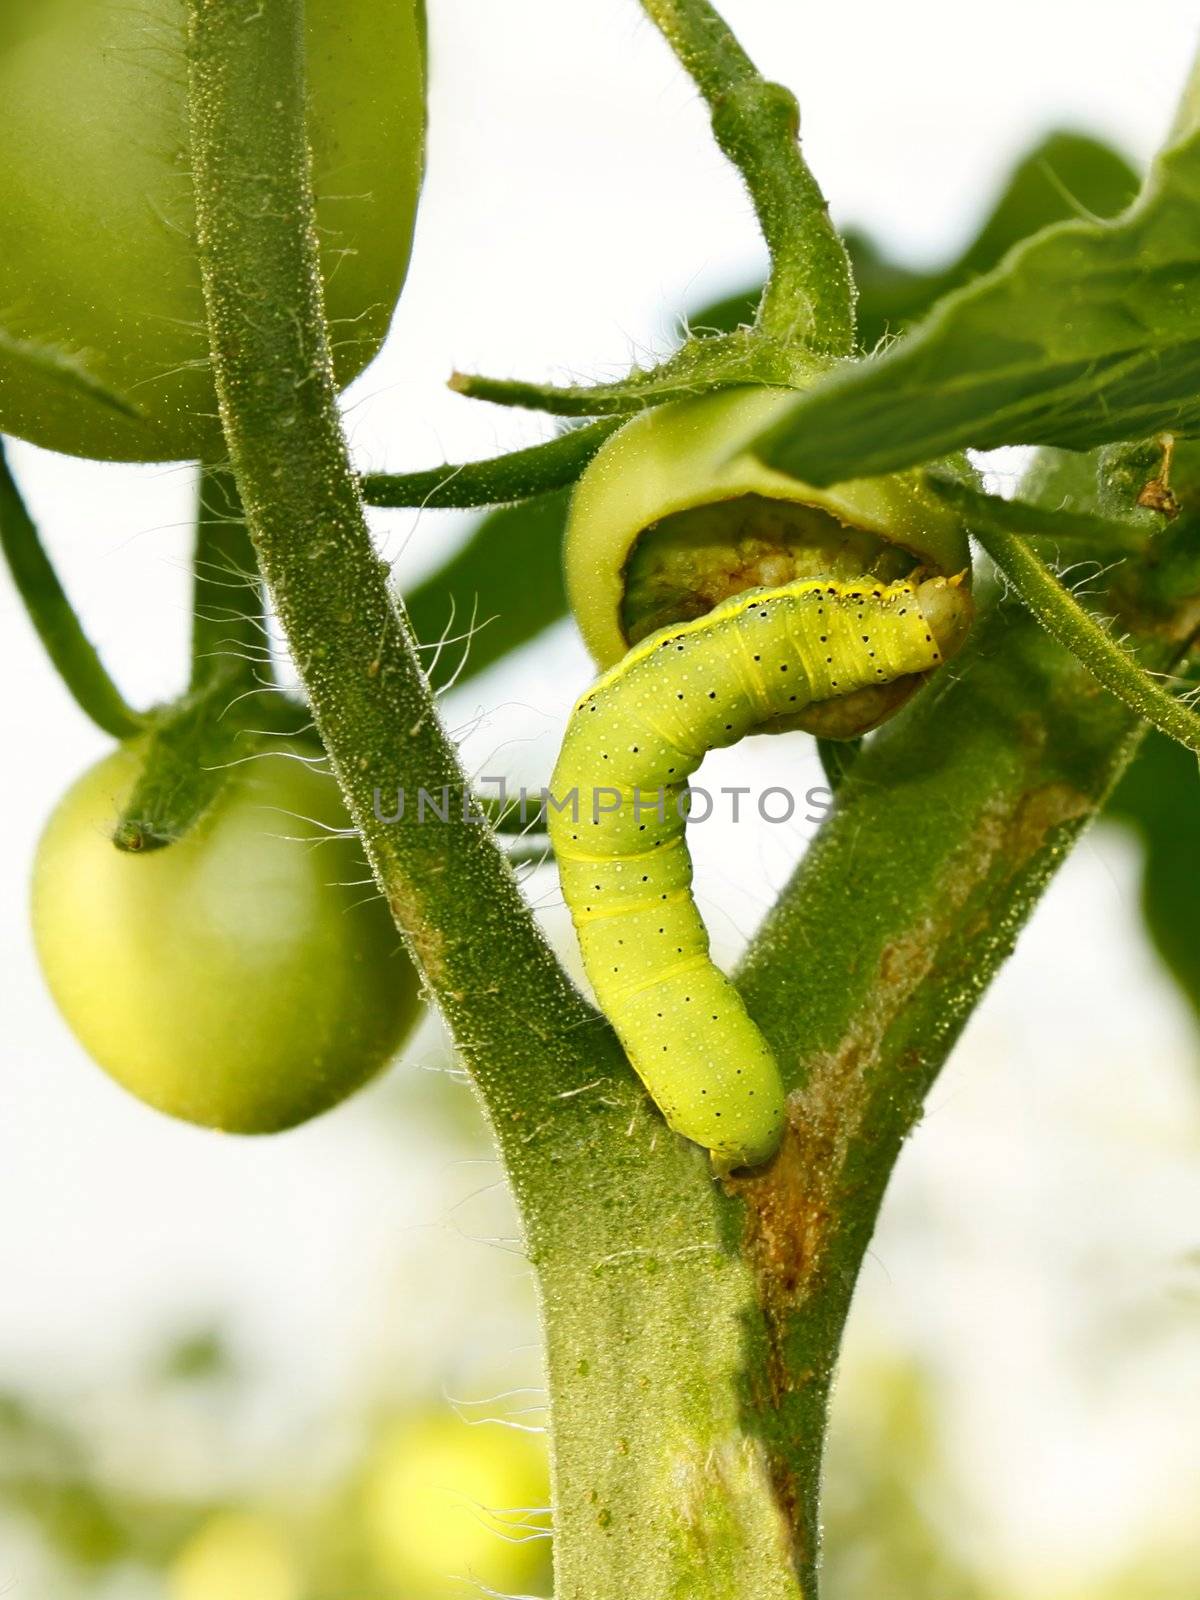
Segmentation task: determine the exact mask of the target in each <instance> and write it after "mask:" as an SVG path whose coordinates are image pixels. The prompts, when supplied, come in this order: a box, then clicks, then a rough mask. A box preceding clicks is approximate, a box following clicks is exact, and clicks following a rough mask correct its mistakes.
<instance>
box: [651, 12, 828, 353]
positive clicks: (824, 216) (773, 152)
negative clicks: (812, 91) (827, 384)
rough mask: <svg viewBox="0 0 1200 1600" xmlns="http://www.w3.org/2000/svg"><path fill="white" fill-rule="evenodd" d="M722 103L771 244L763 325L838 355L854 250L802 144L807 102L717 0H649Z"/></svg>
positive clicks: (694, 72) (727, 133) (730, 145)
mask: <svg viewBox="0 0 1200 1600" xmlns="http://www.w3.org/2000/svg"><path fill="white" fill-rule="evenodd" d="M642 5H643V7H644V9H645V11H646V13H647V15H648V16H649V17H650V18H651V19H652V20H653V22H654V23H655V24H656V25H657V27H658V28H659V30H660V31H661V32H662V34H663V37H664V38H665V39H666V41H667V43H668V44H669V45H670V46H671V49H672V50H673V51H674V52H675V54H676V56H677V57H678V58H679V60H680V62H681V63H682V64H683V66H684V67H685V68H686V70H687V71H688V73H689V74H690V75H691V77H692V79H693V81H694V82H695V84H696V87H697V88H698V89H699V90H700V93H701V94H702V95H703V96H704V99H705V100H706V101H707V103H708V106H709V110H710V111H711V113H712V127H713V134H714V137H715V138H716V141H717V143H718V144H719V145H720V147H721V149H722V150H723V151H724V153H725V155H726V156H727V157H728V158H729V160H730V161H731V162H732V163H733V165H734V166H735V167H736V168H737V169H738V171H739V172H740V173H741V175H742V177H743V179H744V180H745V184H746V187H747V189H748V190H749V191H750V198H751V200H752V201H753V203H754V209H755V212H756V214H757V216H758V220H759V225H760V226H761V228H762V231H763V237H764V239H765V240H766V242H767V248H768V250H769V251H770V253H771V274H770V277H769V279H768V281H767V286H766V288H765V289H764V291H763V297H762V300H761V301H760V302H759V307H758V327H759V328H760V329H761V330H762V331H763V332H764V333H767V334H769V335H771V336H772V337H776V338H782V339H786V340H788V341H789V342H791V341H796V342H799V343H802V344H804V345H807V346H808V347H809V348H810V349H812V350H816V351H820V352H822V353H825V354H829V355H849V354H850V353H851V352H852V350H853V348H854V279H853V275H852V273H851V269H850V258H849V256H848V255H847V253H846V247H845V245H844V244H843V243H842V240H841V237H840V236H839V234H838V232H837V230H836V228H835V227H834V226H833V224H832V222H831V221H830V220H829V208H828V206H827V204H826V201H825V196H824V195H823V194H822V193H821V189H820V186H819V185H818V183H817V181H816V179H815V178H814V177H813V175H812V173H811V172H810V171H809V168H808V165H807V163H806V162H805V160H804V157H803V155H802V154H801V152H800V144H799V131H800V108H799V106H798V105H797V103H796V98H795V96H794V95H793V94H792V93H791V91H790V90H788V89H786V88H784V86H783V85H782V84H779V83H770V82H768V81H767V80H766V79H765V78H763V77H762V75H761V74H760V73H759V72H758V70H757V68H756V67H755V65H754V63H753V61H752V60H751V59H750V57H749V56H748V55H747V54H746V52H745V50H743V48H742V46H741V45H740V44H739V42H738V40H737V39H736V38H735V36H734V34H733V33H732V31H731V30H730V28H729V26H728V24H727V23H726V22H725V20H724V19H723V18H722V17H721V15H720V14H719V13H718V12H717V10H716V9H715V8H714V7H713V6H712V5H710V4H709V3H708V0H642Z"/></svg>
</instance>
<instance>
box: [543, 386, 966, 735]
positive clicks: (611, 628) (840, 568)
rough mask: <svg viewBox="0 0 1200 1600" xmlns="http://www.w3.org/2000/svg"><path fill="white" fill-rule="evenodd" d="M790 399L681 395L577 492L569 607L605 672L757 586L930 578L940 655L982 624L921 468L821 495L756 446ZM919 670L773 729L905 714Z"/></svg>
mask: <svg viewBox="0 0 1200 1600" xmlns="http://www.w3.org/2000/svg"><path fill="white" fill-rule="evenodd" d="M794 399H795V393H794V391H792V390H789V389H737V390H728V391H725V392H723V393H720V394H714V395H706V396H703V397H701V398H698V399H695V400H682V401H676V402H674V403H672V404H669V405H665V406H660V407H657V408H656V409H654V410H652V411H648V412H645V413H644V414H642V415H641V416H639V417H636V418H634V420H633V421H631V422H629V423H627V424H626V425H625V427H623V428H621V429H620V430H619V431H618V432H617V433H615V434H614V435H613V436H612V438H611V439H609V440H608V442H607V443H606V444H605V445H604V446H603V447H602V449H601V450H600V452H599V453H598V455H597V456H596V458H595V459H594V461H593V462H592V463H591V465H590V466H589V467H588V469H587V471H586V472H585V473H584V474H583V476H582V478H581V479H580V480H579V483H578V485H577V487H576V490H575V494H574V497H573V500H572V504H571V514H570V518H569V521H568V524H567V535H566V545H565V556H564V559H565V567H566V579H567V591H568V594H569V596H570V600H571V605H572V609H573V610H574V613H575V616H576V619H577V620H578V622H579V626H580V629H581V631H582V633H583V636H584V640H585V641H586V643H587V645H588V647H589V648H590V650H591V652H592V654H593V656H594V657H595V659H596V662H597V665H598V666H600V667H601V668H607V667H610V666H612V665H613V664H615V663H616V662H617V661H619V660H620V659H621V657H622V656H623V655H624V654H625V652H626V650H628V648H629V647H630V645H632V644H636V643H637V641H638V640H639V639H642V638H645V637H646V636H647V635H648V634H651V633H654V632H655V631H657V630H658V629H659V628H662V627H666V626H667V625H668V624H670V623H674V622H682V621H688V620H690V619H692V618H694V617H698V616H703V615H704V614H705V613H706V612H708V611H710V610H712V608H713V607H714V606H716V605H718V604H720V602H721V601H723V600H728V599H729V598H730V597H731V596H733V595H736V594H740V593H742V592H743V591H745V590H747V589H755V588H761V587H775V586H778V585H781V584H786V583H790V582H792V581H793V580H796V579H805V578H828V579H829V580H831V581H833V582H839V581H849V580H851V579H854V578H859V577H862V576H863V575H864V574H866V575H870V576H873V577H876V578H878V579H879V580H880V581H881V582H884V583H891V582H895V581H896V580H898V579H901V578H911V579H912V580H913V581H914V582H916V583H920V584H921V595H922V606H923V608H924V607H925V602H926V599H928V602H929V607H930V611H929V613H928V614H929V615H930V622H931V625H932V626H933V630H934V633H935V635H936V637H937V639H938V642H939V645H940V646H941V653H942V655H943V658H945V657H947V656H949V655H952V654H953V653H954V651H955V650H957V649H958V647H959V645H960V644H961V642H962V640H963V638H964V637H965V635H966V632H967V630H968V628H969V626H970V622H971V617H972V604H971V595H970V555H969V551H968V545H967V537H966V532H965V529H964V528H963V525H962V523H961V521H960V520H959V518H958V515H957V514H956V513H955V512H954V511H952V510H951V509H950V508H948V507H947V506H946V505H945V503H944V502H942V501H940V500H939V499H938V498H937V497H935V496H934V495H933V494H931V493H930V492H929V491H928V489H927V488H926V487H925V486H924V481H923V478H922V475H921V474H920V473H915V472H909V473H896V474H892V475H890V476H888V477H884V478H870V479H860V480H855V481H853V482H848V483H841V484H835V485H833V486H832V487H829V488H824V489H818V488H815V487H813V486H811V485H808V484H804V483H800V482H798V481H797V480H796V479H794V478H789V477H787V476H785V475H784V474H782V473H778V472H775V471H773V470H771V469H770V468H768V467H766V466H764V465H763V464H762V463H761V462H760V461H758V460H757V459H756V458H755V457H753V456H751V455H749V454H748V453H747V451H746V450H745V448H744V446H745V444H746V442H747V441H748V440H750V439H751V438H753V437H754V435H755V434H757V433H758V432H759V431H761V430H762V429H763V428H765V427H766V426H767V425H768V424H769V423H770V422H771V421H772V420H774V418H775V417H776V416H777V415H778V414H779V413H780V411H782V410H784V409H785V408H786V407H787V406H788V405H789V404H791V403H792V402H793V401H794ZM948 580H955V581H953V582H950V581H948ZM930 583H932V584H934V585H935V587H933V588H929V587H928V585H929V584H930ZM926 590H928V593H927V594H926ZM923 676H924V675H915V676H911V677H907V678H900V679H897V680H895V681H893V682H890V683H886V684H881V685H879V686H877V687H876V686H873V687H871V688H868V689H861V690H858V691H856V692H855V693H853V694H847V695H840V696H838V697H836V698H834V699H831V700H825V701H822V702H820V703H819V704H816V705H810V706H808V707H806V708H805V710H804V711H803V712H801V713H799V714H798V715H797V716H795V717H794V718H791V719H788V720H787V721H786V722H780V723H779V724H777V726H778V727H779V728H784V727H799V728H803V729H805V730H806V731H808V732H810V733H815V734H819V735H821V736H822V737H825V738H834V739H850V738H854V737H856V736H857V735H858V734H861V733H865V732H866V731H867V730H868V729H870V728H873V727H875V726H876V725H877V724H878V723H880V722H882V721H884V720H885V719H886V718H887V717H888V716H890V715H891V714H892V713H893V712H894V711H895V710H897V709H898V708H899V706H900V705H902V704H903V702H904V701H905V700H907V699H908V698H909V696H910V695H911V694H912V693H913V692H914V691H915V689H916V688H917V687H918V685H919V684H920V683H921V682H922V681H923Z"/></svg>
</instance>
